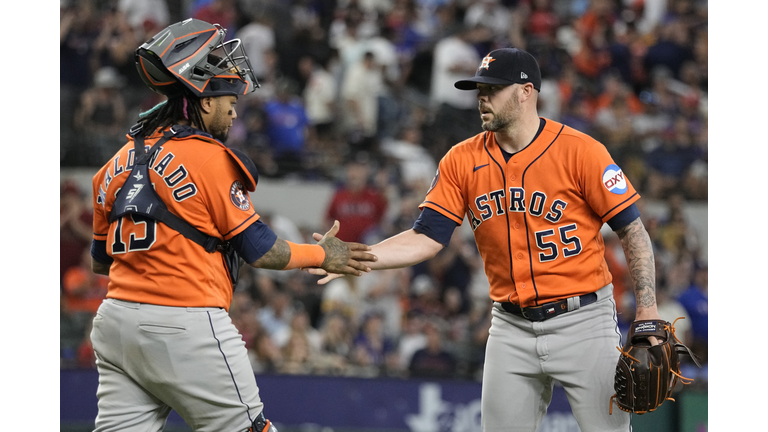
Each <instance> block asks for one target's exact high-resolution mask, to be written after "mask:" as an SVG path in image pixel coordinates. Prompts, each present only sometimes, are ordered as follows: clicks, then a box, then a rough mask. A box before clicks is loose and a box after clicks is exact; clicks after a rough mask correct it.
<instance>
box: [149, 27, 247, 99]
mask: <svg viewBox="0 0 768 432" xmlns="http://www.w3.org/2000/svg"><path fill="white" fill-rule="evenodd" d="M225 35H226V30H225V29H223V28H221V26H219V25H218V24H214V25H211V24H208V23H207V22H205V21H200V20H196V19H193V18H190V19H187V20H184V21H181V22H179V23H176V24H172V25H170V26H168V27H167V28H165V29H164V30H162V31H160V32H159V33H158V34H156V35H155V36H153V37H152V38H151V39H150V40H149V41H147V42H145V43H144V44H143V45H141V46H140V47H139V48H138V49H137V50H136V53H135V59H136V69H137V71H138V73H139V76H141V79H142V80H143V81H144V83H145V84H146V85H147V86H148V87H149V88H150V89H152V90H153V91H154V92H156V93H159V94H162V95H166V96H171V95H174V94H177V93H180V92H181V89H182V87H181V86H183V87H186V88H188V89H189V90H191V91H192V93H194V94H196V95H197V96H198V97H209V96H224V95H234V96H239V95H244V94H247V93H250V92H252V91H254V90H255V89H256V88H257V87H259V83H258V81H257V80H256V76H255V75H254V74H253V68H252V67H251V63H250V60H249V59H248V56H247V55H246V54H245V50H244V48H243V45H242V43H241V42H240V39H232V40H229V41H226V42H222V40H223V39H224V36H225Z"/></svg>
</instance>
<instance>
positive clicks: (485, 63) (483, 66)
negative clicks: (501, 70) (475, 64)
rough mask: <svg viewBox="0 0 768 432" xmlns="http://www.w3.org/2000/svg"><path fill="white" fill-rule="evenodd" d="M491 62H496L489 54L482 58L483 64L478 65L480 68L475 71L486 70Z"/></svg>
mask: <svg viewBox="0 0 768 432" xmlns="http://www.w3.org/2000/svg"><path fill="white" fill-rule="evenodd" d="M492 61H496V59H495V58H493V57H491V56H490V54H489V55H487V56H485V57H484V58H483V62H482V63H480V67H479V68H477V70H480V69H488V67H489V66H490V65H491V62H492Z"/></svg>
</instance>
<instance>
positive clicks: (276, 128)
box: [264, 78, 309, 177]
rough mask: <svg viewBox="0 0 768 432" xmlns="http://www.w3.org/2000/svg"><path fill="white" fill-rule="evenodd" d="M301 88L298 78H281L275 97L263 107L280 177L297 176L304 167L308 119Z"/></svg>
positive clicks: (267, 131) (276, 87) (270, 143)
mask: <svg viewBox="0 0 768 432" xmlns="http://www.w3.org/2000/svg"><path fill="white" fill-rule="evenodd" d="M298 90H299V89H298V85H297V84H296V82H295V81H293V80H290V79H287V78H285V79H281V80H280V81H279V82H278V83H277V85H276V86H275V97H274V98H273V99H271V100H269V101H268V102H267V103H266V105H265V106H264V114H265V121H266V133H267V136H268V137H269V145H270V148H271V150H272V152H273V155H274V161H275V162H276V164H277V173H276V175H277V176H278V177H286V176H298V175H299V173H300V171H301V169H302V163H303V159H304V151H305V145H306V140H307V133H308V128H309V119H308V118H307V112H306V109H305V108H304V102H303V101H302V100H301V98H300V97H299V96H298V94H297V92H298Z"/></svg>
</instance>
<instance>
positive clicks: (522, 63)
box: [454, 48, 541, 91]
mask: <svg viewBox="0 0 768 432" xmlns="http://www.w3.org/2000/svg"><path fill="white" fill-rule="evenodd" d="M478 83H481V84H501V85H510V84H525V83H531V84H533V88H535V89H536V90H538V91H541V71H540V70H539V64H538V63H537V62H536V59H535V58H533V56H532V55H531V54H529V53H528V52H526V51H523V50H521V49H518V48H501V49H497V50H493V51H491V52H490V53H488V55H486V56H485V57H483V61H482V62H480V66H479V67H478V68H477V72H475V76H474V77H472V78H469V79H465V80H461V81H456V83H455V84H454V87H456V88H457V89H459V90H477V84H478Z"/></svg>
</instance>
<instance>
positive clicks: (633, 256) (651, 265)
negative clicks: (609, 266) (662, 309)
mask: <svg viewBox="0 0 768 432" xmlns="http://www.w3.org/2000/svg"><path fill="white" fill-rule="evenodd" d="M616 234H618V236H619V238H620V239H621V245H622V247H623V249H624V255H625V257H626V259H627V266H628V268H629V274H630V275H631V277H632V281H633V282H634V283H635V299H636V301H637V307H638V308H647V307H653V306H655V305H656V264H655V262H654V259H653V247H652V245H651V238H650V237H649V236H648V232H647V231H646V230H645V227H644V226H643V223H642V222H641V221H640V219H639V218H638V219H636V220H635V221H634V222H632V223H630V224H629V225H627V226H625V227H624V228H622V229H620V230H618V231H616Z"/></svg>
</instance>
